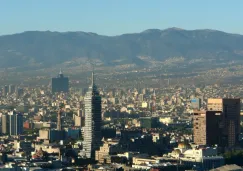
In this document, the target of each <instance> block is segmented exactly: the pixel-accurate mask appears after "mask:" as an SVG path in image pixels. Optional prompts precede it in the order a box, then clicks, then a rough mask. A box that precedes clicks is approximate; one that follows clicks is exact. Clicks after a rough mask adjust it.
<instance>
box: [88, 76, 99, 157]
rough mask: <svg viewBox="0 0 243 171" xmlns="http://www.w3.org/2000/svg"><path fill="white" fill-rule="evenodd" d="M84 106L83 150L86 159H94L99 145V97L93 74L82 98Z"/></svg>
mask: <svg viewBox="0 0 243 171" xmlns="http://www.w3.org/2000/svg"><path fill="white" fill-rule="evenodd" d="M84 104H85V126H84V149H85V151H86V157H87V158H93V159H94V158H95V150H97V149H99V147H100V145H101V139H102V137H101V97H100V95H99V92H98V90H97V87H96V86H95V84H94V73H93V72H92V82H91V85H90V86H89V90H88V92H87V93H86V95H85V98H84Z"/></svg>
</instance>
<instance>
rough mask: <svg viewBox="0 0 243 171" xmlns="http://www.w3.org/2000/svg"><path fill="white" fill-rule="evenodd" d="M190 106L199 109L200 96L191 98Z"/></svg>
mask: <svg viewBox="0 0 243 171" xmlns="http://www.w3.org/2000/svg"><path fill="white" fill-rule="evenodd" d="M191 108H192V109H194V110H200V108H201V99H200V98H194V99H192V100H191Z"/></svg>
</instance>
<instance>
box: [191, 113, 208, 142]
mask: <svg viewBox="0 0 243 171" xmlns="http://www.w3.org/2000/svg"><path fill="white" fill-rule="evenodd" d="M206 134H207V133H206V111H196V112H194V115H193V140H194V143H195V144H198V145H206V144H207V137H206Z"/></svg>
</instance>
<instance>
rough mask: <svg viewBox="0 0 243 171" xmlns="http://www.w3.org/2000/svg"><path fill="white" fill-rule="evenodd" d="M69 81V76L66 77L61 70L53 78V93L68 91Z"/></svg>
mask: <svg viewBox="0 0 243 171" xmlns="http://www.w3.org/2000/svg"><path fill="white" fill-rule="evenodd" d="M68 89H69V83H68V77H64V75H63V73H62V70H60V72H59V74H58V76H57V77H56V78H52V93H56V92H64V93H66V92H68Z"/></svg>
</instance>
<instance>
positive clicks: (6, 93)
mask: <svg viewBox="0 0 243 171" xmlns="http://www.w3.org/2000/svg"><path fill="white" fill-rule="evenodd" d="M7 95H8V86H7V85H5V86H4V87H3V96H7Z"/></svg>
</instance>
